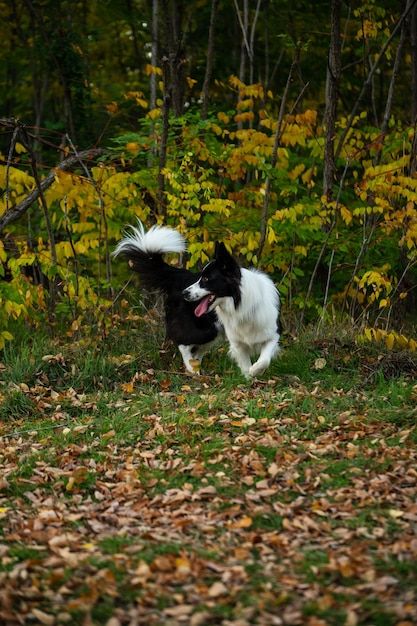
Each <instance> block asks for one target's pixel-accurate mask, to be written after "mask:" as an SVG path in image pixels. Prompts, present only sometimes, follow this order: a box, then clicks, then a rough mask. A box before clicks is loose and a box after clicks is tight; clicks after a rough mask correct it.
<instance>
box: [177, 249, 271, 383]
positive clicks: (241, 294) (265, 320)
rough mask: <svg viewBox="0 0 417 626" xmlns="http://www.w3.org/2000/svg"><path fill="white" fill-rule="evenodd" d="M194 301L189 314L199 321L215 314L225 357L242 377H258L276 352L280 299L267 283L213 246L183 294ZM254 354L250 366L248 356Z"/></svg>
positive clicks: (256, 272) (258, 273) (259, 274)
mask: <svg viewBox="0 0 417 626" xmlns="http://www.w3.org/2000/svg"><path fill="white" fill-rule="evenodd" d="M183 294H184V297H185V299H186V300H188V301H189V302H194V303H195V302H196V303H197V305H195V309H194V314H195V316H196V317H197V319H204V318H205V316H206V315H210V314H211V313H212V312H213V311H216V313H217V317H218V318H219V320H220V322H221V323H222V324H223V326H224V330H225V333H226V337H227V339H228V341H229V344H230V355H231V356H232V358H233V359H234V360H235V361H236V363H237V364H238V366H239V367H240V369H241V371H242V372H243V374H244V375H245V376H246V377H248V378H249V377H251V376H259V375H260V374H262V373H263V372H264V371H265V369H266V368H267V367H268V366H269V364H270V362H271V360H272V358H273V357H274V356H275V355H276V354H277V353H278V352H279V338H280V332H281V327H280V320H279V317H280V300H279V294H278V291H277V289H276V287H275V285H274V283H273V282H272V280H271V279H270V278H269V277H268V276H266V275H265V274H263V273H262V272H259V271H258V270H256V269H250V270H249V269H244V268H241V267H240V266H239V265H238V263H237V261H236V260H235V259H234V258H233V257H232V255H231V254H229V252H228V251H227V249H226V246H225V245H224V243H219V242H217V243H216V250H215V255H214V260H213V261H210V263H208V264H207V265H206V266H205V268H204V269H203V271H202V273H201V276H200V277H199V278H198V279H197V281H196V282H194V284H192V285H190V286H189V287H187V288H186V289H184V291H183ZM254 354H256V355H259V357H258V359H257V361H255V362H254V363H253V364H252V362H251V356H252V355H254Z"/></svg>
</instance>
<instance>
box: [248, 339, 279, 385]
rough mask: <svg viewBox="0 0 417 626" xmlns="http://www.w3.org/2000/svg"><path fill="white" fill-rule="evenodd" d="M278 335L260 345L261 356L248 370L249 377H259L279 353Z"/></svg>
mask: <svg viewBox="0 0 417 626" xmlns="http://www.w3.org/2000/svg"><path fill="white" fill-rule="evenodd" d="M278 342H279V335H278V334H277V335H276V336H275V337H274V338H273V339H270V340H269V341H266V342H265V343H264V344H263V345H262V349H261V354H260V355H259V358H258V360H257V361H255V363H254V364H253V365H252V366H251V367H250V368H249V376H260V374H262V373H263V372H264V371H265V370H266V368H267V367H268V366H269V364H270V363H271V360H272V359H273V357H274V356H275V355H276V354H277V353H278V351H279V344H278Z"/></svg>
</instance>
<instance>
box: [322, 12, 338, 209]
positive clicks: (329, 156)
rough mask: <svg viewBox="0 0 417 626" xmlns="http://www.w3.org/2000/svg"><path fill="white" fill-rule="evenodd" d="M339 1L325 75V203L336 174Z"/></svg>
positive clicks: (331, 32)
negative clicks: (335, 143)
mask: <svg viewBox="0 0 417 626" xmlns="http://www.w3.org/2000/svg"><path fill="white" fill-rule="evenodd" d="M341 4H342V2H341V0H332V9H331V31H330V46H329V55H328V61H327V75H326V110H325V113H324V126H325V140H324V172H323V194H324V196H325V198H326V202H328V203H330V202H332V200H333V185H334V179H335V172H336V159H335V149H334V142H335V138H336V115H337V104H338V100H339V85H340V74H341V38H340V10H341Z"/></svg>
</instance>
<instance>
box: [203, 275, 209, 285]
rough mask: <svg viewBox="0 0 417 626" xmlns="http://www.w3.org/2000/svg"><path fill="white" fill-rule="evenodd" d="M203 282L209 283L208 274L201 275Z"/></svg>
mask: <svg viewBox="0 0 417 626" xmlns="http://www.w3.org/2000/svg"><path fill="white" fill-rule="evenodd" d="M201 282H202V283H204V284H207V283H208V278H207V276H202V277H201Z"/></svg>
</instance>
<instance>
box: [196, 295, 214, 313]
mask: <svg viewBox="0 0 417 626" xmlns="http://www.w3.org/2000/svg"><path fill="white" fill-rule="evenodd" d="M209 300H210V296H206V297H205V298H203V299H202V300H201V302H199V303H198V305H197V306H196V308H195V311H194V314H195V315H196V316H197V317H201V316H202V315H204V313H207V309H208V306H209Z"/></svg>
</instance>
